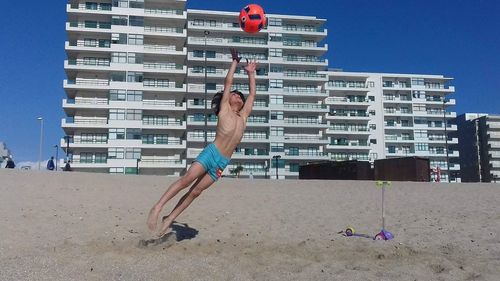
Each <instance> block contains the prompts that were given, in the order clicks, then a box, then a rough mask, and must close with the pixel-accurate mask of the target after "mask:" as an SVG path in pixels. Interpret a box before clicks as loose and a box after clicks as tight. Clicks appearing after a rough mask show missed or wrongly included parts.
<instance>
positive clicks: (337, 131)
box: [326, 127, 371, 136]
mask: <svg viewBox="0 0 500 281" xmlns="http://www.w3.org/2000/svg"><path fill="white" fill-rule="evenodd" d="M326 134H327V135H367V136H368V135H370V134H371V132H370V130H369V129H368V127H366V128H357V127H344V128H336V127H329V128H327V129H326Z"/></svg>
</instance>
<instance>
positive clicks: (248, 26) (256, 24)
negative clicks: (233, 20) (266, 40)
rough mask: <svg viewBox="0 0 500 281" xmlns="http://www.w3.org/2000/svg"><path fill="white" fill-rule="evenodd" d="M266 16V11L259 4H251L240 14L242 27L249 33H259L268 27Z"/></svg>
mask: <svg viewBox="0 0 500 281" xmlns="http://www.w3.org/2000/svg"><path fill="white" fill-rule="evenodd" d="M266 22H267V19H266V14H265V13H264V9H262V7H261V6H259V5H257V4H250V5H247V6H246V7H245V8H243V9H242V10H241V12H240V26H241V29H243V31H245V32H247V33H256V32H259V31H260V30H261V29H262V28H264V27H265V26H266Z"/></svg>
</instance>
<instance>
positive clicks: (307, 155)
mask: <svg viewBox="0 0 500 281" xmlns="http://www.w3.org/2000/svg"><path fill="white" fill-rule="evenodd" d="M281 159H283V160H328V159H330V158H329V156H328V153H325V152H321V151H299V152H296V151H286V152H285V155H284V156H282V157H281Z"/></svg>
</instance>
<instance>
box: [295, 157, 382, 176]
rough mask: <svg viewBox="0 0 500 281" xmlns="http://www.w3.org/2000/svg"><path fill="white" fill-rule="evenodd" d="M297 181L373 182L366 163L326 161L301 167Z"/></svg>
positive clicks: (370, 170) (369, 167)
mask: <svg viewBox="0 0 500 281" xmlns="http://www.w3.org/2000/svg"><path fill="white" fill-rule="evenodd" d="M299 179H308V180H312V179H318V180H373V169H372V168H371V164H370V162H368V161H357V160H350V161H328V162H319V163H312V164H307V165H301V166H300V167H299Z"/></svg>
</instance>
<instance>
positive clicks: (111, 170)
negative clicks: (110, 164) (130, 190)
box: [109, 168, 125, 174]
mask: <svg viewBox="0 0 500 281" xmlns="http://www.w3.org/2000/svg"><path fill="white" fill-rule="evenodd" d="M124 171H125V170H124V169H123V168H109V173H110V174H123V173H124Z"/></svg>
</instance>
